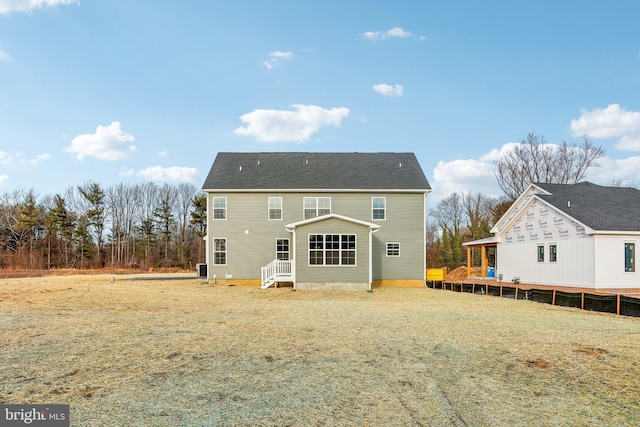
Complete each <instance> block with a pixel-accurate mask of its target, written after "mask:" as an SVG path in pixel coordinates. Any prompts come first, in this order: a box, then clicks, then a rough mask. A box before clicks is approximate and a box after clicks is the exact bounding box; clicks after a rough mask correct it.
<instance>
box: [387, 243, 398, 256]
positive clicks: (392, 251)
mask: <svg viewBox="0 0 640 427" xmlns="http://www.w3.org/2000/svg"><path fill="white" fill-rule="evenodd" d="M387 256H400V243H387Z"/></svg>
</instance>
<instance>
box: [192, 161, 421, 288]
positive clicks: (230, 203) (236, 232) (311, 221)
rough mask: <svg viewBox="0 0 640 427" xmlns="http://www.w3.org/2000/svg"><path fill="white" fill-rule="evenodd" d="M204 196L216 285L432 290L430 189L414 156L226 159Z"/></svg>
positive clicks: (210, 178) (210, 261)
mask: <svg viewBox="0 0 640 427" xmlns="http://www.w3.org/2000/svg"><path fill="white" fill-rule="evenodd" d="M203 190H204V191H205V192H206V194H207V236H206V237H205V239H206V264H207V268H206V270H207V273H206V277H207V279H208V280H210V281H211V280H213V281H215V282H216V283H218V282H222V283H234V284H256V285H260V286H262V287H263V288H266V287H269V286H270V285H271V284H273V283H274V282H292V283H293V284H294V288H295V289H371V286H372V285H374V286H377V285H403V286H424V279H425V277H424V276H425V262H426V261H425V259H426V254H425V211H426V195H427V193H429V191H430V190H431V188H430V186H429V183H428V181H427V179H426V177H425V175H424V173H423V171H422V169H421V168H420V165H419V163H418V161H417V159H416V157H415V155H414V154H412V153H219V154H218V155H217V157H216V159H215V161H214V163H213V166H212V167H211V171H210V172H209V175H208V176H207V178H206V180H205V182H204V185H203Z"/></svg>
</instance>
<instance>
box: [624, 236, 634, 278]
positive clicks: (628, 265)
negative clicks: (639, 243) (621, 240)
mask: <svg viewBox="0 0 640 427" xmlns="http://www.w3.org/2000/svg"><path fill="white" fill-rule="evenodd" d="M624 271H626V272H634V271H636V244H635V243H625V244H624Z"/></svg>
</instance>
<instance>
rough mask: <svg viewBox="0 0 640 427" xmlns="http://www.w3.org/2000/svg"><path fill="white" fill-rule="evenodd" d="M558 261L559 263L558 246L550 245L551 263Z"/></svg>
mask: <svg viewBox="0 0 640 427" xmlns="http://www.w3.org/2000/svg"><path fill="white" fill-rule="evenodd" d="M557 261H558V246H557V245H549V262H557Z"/></svg>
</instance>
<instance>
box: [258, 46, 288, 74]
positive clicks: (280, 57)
mask: <svg viewBox="0 0 640 427" xmlns="http://www.w3.org/2000/svg"><path fill="white" fill-rule="evenodd" d="M292 59H293V53H291V52H282V51H279V50H277V51H275V52H271V54H270V55H269V60H268V61H264V62H263V64H264V66H265V67H267V69H269V70H271V69H273V68H276V67H279V66H281V65H282V63H283V62H284V61H291V60H292Z"/></svg>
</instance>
